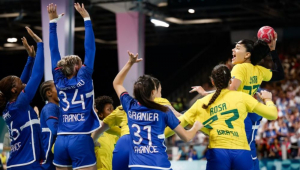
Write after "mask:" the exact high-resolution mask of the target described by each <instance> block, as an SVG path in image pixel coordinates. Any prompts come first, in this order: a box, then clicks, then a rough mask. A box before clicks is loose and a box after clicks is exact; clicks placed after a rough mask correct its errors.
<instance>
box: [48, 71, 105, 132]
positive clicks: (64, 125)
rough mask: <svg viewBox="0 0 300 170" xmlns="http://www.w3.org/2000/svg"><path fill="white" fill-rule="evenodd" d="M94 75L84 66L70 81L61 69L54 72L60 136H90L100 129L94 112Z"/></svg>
mask: <svg viewBox="0 0 300 170" xmlns="http://www.w3.org/2000/svg"><path fill="white" fill-rule="evenodd" d="M92 73H93V70H92V69H90V68H88V67H87V66H82V67H81V68H80V70H79V71H78V73H77V75H76V76H74V77H73V78H71V79H68V78H66V77H65V76H64V75H63V73H62V72H61V71H60V69H56V70H55V71H53V77H54V83H55V85H56V89H57V93H58V98H59V106H60V115H59V124H58V133H57V134H58V135H60V134H89V133H92V132H93V131H95V130H96V129H97V128H99V127H100V120H99V118H98V116H97V114H96V112H95V111H94V87H93V80H92Z"/></svg>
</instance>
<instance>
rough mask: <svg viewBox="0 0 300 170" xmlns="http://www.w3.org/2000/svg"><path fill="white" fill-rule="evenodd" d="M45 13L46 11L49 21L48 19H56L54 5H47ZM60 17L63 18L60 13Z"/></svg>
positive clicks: (55, 7)
mask: <svg viewBox="0 0 300 170" xmlns="http://www.w3.org/2000/svg"><path fill="white" fill-rule="evenodd" d="M47 11H48V15H49V19H50V20H53V19H56V18H58V15H57V6H56V4H53V3H51V4H49V5H48V6H47ZM60 15H61V16H64V15H65V14H64V13H62V14H60Z"/></svg>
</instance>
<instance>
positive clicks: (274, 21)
mask: <svg viewBox="0 0 300 170" xmlns="http://www.w3.org/2000/svg"><path fill="white" fill-rule="evenodd" d="M79 2H84V3H85V4H87V5H86V7H87V8H88V11H89V12H90V15H91V17H92V19H93V24H94V31H95V35H96V38H98V39H99V41H98V43H99V44H101V48H103V49H115V48H116V23H115V14H114V12H113V11H112V10H107V9H104V8H103V7H105V6H107V5H113V4H114V3H115V4H120V2H127V3H123V6H121V7H122V8H124V9H125V10H137V9H139V5H141V8H142V9H143V10H142V11H143V12H144V13H145V14H146V29H145V32H146V46H155V45H162V44H176V45H178V44H185V43H193V42H199V39H198V40H197V41H195V37H201V38H203V42H205V41H206V40H207V39H209V38H210V37H209V36H208V35H209V34H207V33H213V32H216V33H217V32H228V31H233V30H245V29H258V28H259V27H261V26H263V25H270V26H273V27H299V26H300V22H299V21H300V20H299V19H300V1H299V0H240V1H238V0H168V1H167V0H143V1H142V2H141V1H137V0H85V1H83V0H80V1H79ZM40 6H41V5H40V0H0V24H1V27H0V51H9V50H17V49H18V47H17V48H6V47H4V44H5V43H6V42H7V38H9V37H17V38H18V39H19V40H18V42H17V43H18V44H20V45H21V41H20V38H21V37H22V36H23V35H26V32H25V29H24V27H25V26H30V27H31V28H33V30H34V31H35V32H37V33H38V34H39V35H40V36H41V35H42V34H41V12H40V11H41V9H40V8H41V7H40ZM190 8H192V9H194V10H195V13H193V14H190V13H189V12H188V9H190ZM153 16H154V17H155V18H158V19H162V20H165V21H167V22H168V23H169V24H170V27H168V28H162V27H155V26H154V25H153V24H152V23H151V22H150V17H153ZM75 27H76V28H77V29H78V30H79V31H76V33H75V43H77V42H78V41H79V39H83V35H84V31H82V30H81V31H80V27H83V22H82V19H81V17H80V16H79V15H77V14H76V18H75ZM77 40H78V41H77ZM101 40H103V41H101ZM79 42H80V43H82V42H81V41H79Z"/></svg>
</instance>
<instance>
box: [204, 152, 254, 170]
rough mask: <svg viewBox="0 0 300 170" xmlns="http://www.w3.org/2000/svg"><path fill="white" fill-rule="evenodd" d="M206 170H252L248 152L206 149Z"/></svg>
mask: <svg viewBox="0 0 300 170" xmlns="http://www.w3.org/2000/svg"><path fill="white" fill-rule="evenodd" d="M206 158H207V165H206V170H241V169H242V170H253V161H252V158H251V153H250V151H247V150H241V149H208V150H207V152H206Z"/></svg>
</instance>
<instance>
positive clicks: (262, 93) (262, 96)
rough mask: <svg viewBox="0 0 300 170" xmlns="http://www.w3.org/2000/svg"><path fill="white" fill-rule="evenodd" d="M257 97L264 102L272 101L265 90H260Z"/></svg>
mask: <svg viewBox="0 0 300 170" xmlns="http://www.w3.org/2000/svg"><path fill="white" fill-rule="evenodd" d="M257 94H258V96H259V97H260V98H261V99H262V100H263V101H264V102H266V101H268V100H269V101H270V100H272V93H271V92H268V91H266V90H262V91H261V92H260V93H257Z"/></svg>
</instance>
